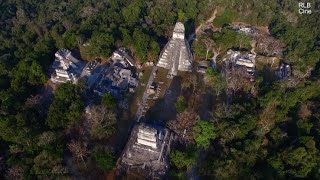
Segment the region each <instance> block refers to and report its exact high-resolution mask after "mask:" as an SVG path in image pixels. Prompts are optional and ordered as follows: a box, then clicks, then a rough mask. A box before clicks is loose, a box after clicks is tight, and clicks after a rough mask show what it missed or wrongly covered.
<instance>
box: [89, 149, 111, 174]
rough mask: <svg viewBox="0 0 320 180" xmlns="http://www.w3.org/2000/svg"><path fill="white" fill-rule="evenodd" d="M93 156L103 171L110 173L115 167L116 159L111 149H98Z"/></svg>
mask: <svg viewBox="0 0 320 180" xmlns="http://www.w3.org/2000/svg"><path fill="white" fill-rule="evenodd" d="M92 156H93V158H94V161H95V163H96V165H97V167H98V168H99V169H101V170H104V171H109V170H112V168H114V167H115V157H114V155H113V153H112V152H111V151H110V150H109V149H96V150H95V151H94V152H93V155H92Z"/></svg>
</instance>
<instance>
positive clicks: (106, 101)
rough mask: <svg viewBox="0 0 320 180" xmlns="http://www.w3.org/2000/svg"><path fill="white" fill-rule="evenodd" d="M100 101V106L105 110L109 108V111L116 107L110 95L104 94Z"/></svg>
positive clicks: (114, 100)
mask: <svg viewBox="0 0 320 180" xmlns="http://www.w3.org/2000/svg"><path fill="white" fill-rule="evenodd" d="M101 101H102V102H101V104H102V105H103V106H105V107H106V108H109V109H114V108H116V105H117V102H116V99H115V98H114V97H113V96H112V95H111V94H110V93H105V94H104V95H103V96H102V100H101Z"/></svg>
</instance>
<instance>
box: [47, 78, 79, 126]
mask: <svg viewBox="0 0 320 180" xmlns="http://www.w3.org/2000/svg"><path fill="white" fill-rule="evenodd" d="M79 93H80V90H79V88H78V87H77V86H75V85H73V84H70V83H66V84H63V85H61V86H60V87H59V88H58V89H57V91H56V92H55V98H54V101H53V103H52V104H51V105H50V108H49V113H48V120H47V123H48V125H49V126H50V128H65V127H67V126H68V125H72V124H74V123H76V122H78V121H79V120H80V118H81V114H82V110H83V108H84V104H83V102H82V100H81V97H80V94H79Z"/></svg>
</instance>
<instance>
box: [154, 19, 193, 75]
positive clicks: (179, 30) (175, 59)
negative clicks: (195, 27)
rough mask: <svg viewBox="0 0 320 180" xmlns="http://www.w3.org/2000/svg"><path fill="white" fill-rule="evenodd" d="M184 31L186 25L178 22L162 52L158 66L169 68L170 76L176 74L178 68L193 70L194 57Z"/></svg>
mask: <svg viewBox="0 0 320 180" xmlns="http://www.w3.org/2000/svg"><path fill="white" fill-rule="evenodd" d="M184 33H185V28H184V25H183V24H182V23H181V22H177V23H176V25H175V27H174V30H173V35H172V38H171V39H170V41H169V42H168V43H167V44H166V46H165V47H164V49H163V50H162V52H161V54H160V58H159V61H158V64H157V66H158V67H163V68H166V69H169V75H170V77H172V76H176V75H177V74H178V70H179V71H191V70H192V61H193V57H192V53H191V50H190V46H189V43H188V41H187V40H186V39H185V37H184Z"/></svg>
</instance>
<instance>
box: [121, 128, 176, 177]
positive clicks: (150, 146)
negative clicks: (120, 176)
mask: <svg viewBox="0 0 320 180" xmlns="http://www.w3.org/2000/svg"><path fill="white" fill-rule="evenodd" d="M172 138H173V137H172V134H171V133H170V132H169V130H168V129H166V128H163V127H159V126H155V125H146V124H144V123H141V124H138V125H136V126H135V127H134V128H133V130H132V132H131V136H130V138H129V140H128V142H127V145H126V148H125V150H124V152H123V154H122V156H121V157H120V160H119V162H118V163H119V165H121V167H126V168H127V170H130V169H136V170H138V169H140V170H142V171H145V172H150V173H151V174H154V175H155V174H158V175H164V174H165V173H166V172H167V168H168V160H167V157H168V154H169V152H170V144H171V141H172ZM146 170H147V171H146Z"/></svg>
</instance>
